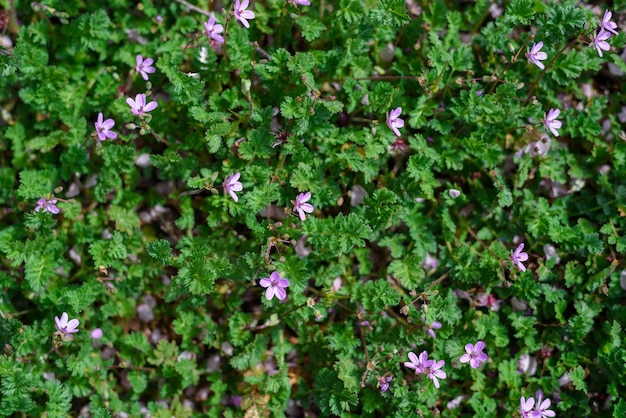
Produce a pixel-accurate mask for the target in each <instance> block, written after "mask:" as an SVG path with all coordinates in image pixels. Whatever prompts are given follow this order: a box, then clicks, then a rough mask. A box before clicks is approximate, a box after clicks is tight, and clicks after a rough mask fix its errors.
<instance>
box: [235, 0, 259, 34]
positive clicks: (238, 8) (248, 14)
mask: <svg viewBox="0 0 626 418" xmlns="http://www.w3.org/2000/svg"><path fill="white" fill-rule="evenodd" d="M249 4H250V1H249V0H243V1H242V2H240V1H239V0H235V10H234V11H233V14H234V15H235V19H237V20H238V21H240V22H241V24H242V25H244V26H245V27H246V28H249V27H250V23H248V19H254V12H253V11H252V10H246V9H247V8H248V5H249Z"/></svg>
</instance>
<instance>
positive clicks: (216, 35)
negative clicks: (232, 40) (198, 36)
mask: <svg viewBox="0 0 626 418" xmlns="http://www.w3.org/2000/svg"><path fill="white" fill-rule="evenodd" d="M215 22H216V21H215V16H213V15H211V17H209V21H208V22H204V30H205V31H206V34H207V36H208V37H209V38H210V39H212V40H214V41H215V42H217V43H219V44H223V43H224V37H223V36H222V35H221V33H223V32H224V26H222V25H221V24H220V23H217V24H216V23H215Z"/></svg>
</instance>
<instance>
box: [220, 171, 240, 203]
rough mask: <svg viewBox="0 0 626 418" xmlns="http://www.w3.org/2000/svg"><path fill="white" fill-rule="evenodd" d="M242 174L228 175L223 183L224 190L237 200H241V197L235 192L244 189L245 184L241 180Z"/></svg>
mask: <svg viewBox="0 0 626 418" xmlns="http://www.w3.org/2000/svg"><path fill="white" fill-rule="evenodd" d="M240 174H241V173H235V174H233V175H232V176H230V177H228V178H227V179H226V181H224V184H223V186H224V192H226V193H228V194H229V195H230V197H232V198H233V200H234V201H235V202H239V197H237V195H236V194H235V192H240V191H242V190H243V185H242V184H241V183H240V182H239V176H240Z"/></svg>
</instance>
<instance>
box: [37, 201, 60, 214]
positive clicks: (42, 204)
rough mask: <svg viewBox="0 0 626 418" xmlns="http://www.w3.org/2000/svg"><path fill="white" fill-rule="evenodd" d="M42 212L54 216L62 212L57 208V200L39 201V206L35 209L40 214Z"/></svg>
mask: <svg viewBox="0 0 626 418" xmlns="http://www.w3.org/2000/svg"><path fill="white" fill-rule="evenodd" d="M41 210H43V211H44V212H50V213H51V214H53V215H58V214H59V212H60V210H59V208H58V207H57V200H56V199H50V200H46V199H39V200H38V201H37V206H36V207H35V212H39V211H41Z"/></svg>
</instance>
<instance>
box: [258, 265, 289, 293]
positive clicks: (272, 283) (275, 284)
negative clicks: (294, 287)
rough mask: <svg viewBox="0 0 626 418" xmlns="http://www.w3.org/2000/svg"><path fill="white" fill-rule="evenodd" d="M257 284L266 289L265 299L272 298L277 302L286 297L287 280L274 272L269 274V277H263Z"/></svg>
mask: <svg viewBox="0 0 626 418" xmlns="http://www.w3.org/2000/svg"><path fill="white" fill-rule="evenodd" d="M259 284H260V285H261V286H263V287H266V288H267V290H266V291H265V299H267V300H272V298H273V297H274V296H276V297H277V298H278V300H284V299H285V298H286V297H287V292H286V291H285V288H286V287H289V280H287V279H283V278H282V277H280V274H279V273H278V272H276V271H274V272H272V274H270V277H265V278H263V279H261V280H260V281H259Z"/></svg>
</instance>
